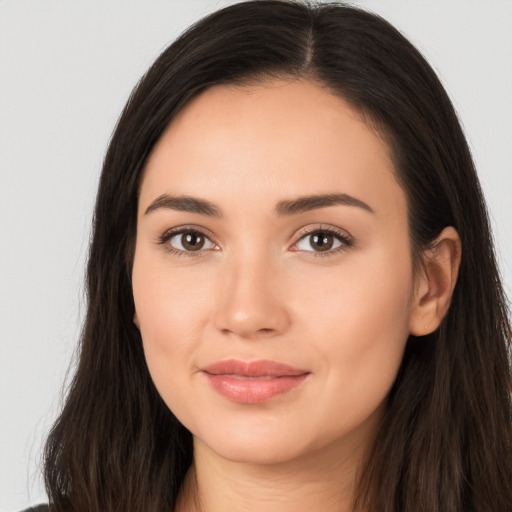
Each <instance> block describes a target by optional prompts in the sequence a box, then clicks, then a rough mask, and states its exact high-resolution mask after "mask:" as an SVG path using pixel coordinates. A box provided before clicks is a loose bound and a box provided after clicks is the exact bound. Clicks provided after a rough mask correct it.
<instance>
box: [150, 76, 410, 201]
mask: <svg viewBox="0 0 512 512" xmlns="http://www.w3.org/2000/svg"><path fill="white" fill-rule="evenodd" d="M333 191H334V192H340V193H347V194H351V195H355V196H356V197H358V196H359V197H360V196H364V197H360V198H361V199H362V200H365V201H377V203H379V202H381V201H380V200H381V199H382V198H383V197H385V198H387V199H389V201H388V203H389V204H388V206H396V205H397V202H400V201H402V202H403V200H404V198H403V193H402V190H401V188H400V187H399V185H398V183H397V182H396V180H395V175H394V169H393V164H392V160H391V156H390V152H389V148H388V146H387V144H386V143H385V142H384V140H383V139H382V138H381V137H380V136H379V134H378V133H377V132H376V131H375V130H373V129H371V128H370V127H369V126H368V125H367V124H366V123H365V122H364V120H363V119H362V117H361V116H360V114H359V113H358V112H357V111H355V110H354V109H353V108H351V107H350V106H349V105H348V103H347V102H346V101H344V100H343V99H342V98H340V97H338V96H335V95H334V94H332V93H331V92H330V91H329V90H328V89H326V88H324V87H322V86H320V85H319V84H317V83H315V82H311V81H306V80H301V81H292V82H290V81H277V82H270V83H264V84H259V85H255V86H250V87H247V86H244V87H238V86H228V85H221V86H214V87H211V88H209V89H207V90H206V91H204V92H203V93H201V94H200V95H199V96H197V97H196V98H194V99H193V100H192V101H191V102H189V103H188V104H187V105H186V106H185V107H184V108H183V110H182V111H181V112H180V113H179V114H178V115H177V116H176V117H175V119H174V120H173V121H172V122H171V123H170V125H169V126H168V127H167V129H166V130H165V132H164V133H163V135H162V137H161V138H160V140H159V141H158V143H157V145H156V146H155V148H154V150H153V152H152V154H151V156H150V158H149V160H148V163H147V165H146V169H145V172H144V177H143V181H142V187H141V203H143V202H148V201H151V200H153V199H154V198H155V197H157V196H158V195H160V194H162V193H172V194H188V195H190V194H193V195H197V196H201V197H207V198H210V199H213V200H217V201H220V202H222V201H226V202H228V203H229V204H231V205H234V204H235V203H237V202H238V203H239V206H240V207H243V206H244V204H245V205H246V206H247V204H248V202H249V201H250V200H251V199H254V200H255V201H257V202H258V204H259V205H260V206H262V207H263V205H265V204H267V203H268V206H269V207H270V206H271V205H274V204H275V202H276V201H278V200H282V199H286V198H287V197H293V196H299V195H304V194H305V193H307V194H315V193H318V194H322V193H323V194H325V193H330V192H333ZM141 206H142V204H141ZM385 206H386V205H381V206H380V207H382V208H384V207H385Z"/></svg>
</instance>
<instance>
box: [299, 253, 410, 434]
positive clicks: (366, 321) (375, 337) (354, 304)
mask: <svg viewBox="0 0 512 512" xmlns="http://www.w3.org/2000/svg"><path fill="white" fill-rule="evenodd" d="M347 261H348V259H347ZM354 262H355V263H354V264H352V263H350V264H349V263H347V265H346V266H345V267H344V268H342V267H341V266H340V267H339V268H338V269H336V271H333V272H332V274H331V276H330V279H329V280H327V281H325V286H324V287H323V293H321V294H320V293H318V292H312V291H311V290H310V291H309V292H308V291H307V289H303V290H302V291H300V292H299V293H300V294H301V295H302V300H301V301H300V307H301V313H300V314H299V315H297V316H298V317H301V318H302V319H303V321H302V324H301V328H302V331H303V332H304V333H305V338H306V339H309V340H314V344H315V349H316V357H317V360H318V363H317V364H318V368H319V370H318V371H319V372H321V373H323V374H325V375H326V376H327V377H326V378H327V381H328V383H329V384H328V385H326V386H325V391H324V392H323V393H322V394H321V395H320V402H321V404H319V410H320V411H328V415H327V416H325V415H321V416H319V421H320V422H323V423H324V424H325V425H339V424H340V423H343V424H345V422H349V423H350V425H356V424H358V423H361V422H363V421H364V420H365V418H367V417H369V415H371V414H372V412H373V411H375V410H376V409H377V408H378V407H379V405H380V404H382V402H383V401H384V400H385V398H386V396H387V394H388V393H389V390H390V389H391V386H392V385H393V382H394V380H395V378H396V374H397V372H398V369H399V367H400V364H401V361H402V357H403V351H404V348H405V343H406V341H407V338H408V327H409V315H410V299H411V294H412V290H413V281H412V270H411V266H410V262H409V260H408V259H407V258H404V259H403V260H402V261H399V260H397V258H396V257H393V256H392V255H390V257H389V258H387V257H386V258H384V257H378V258H377V257H375V258H368V259H366V258H364V259H359V260H357V262H356V260H355V259H354ZM311 278H312V279H313V281H314V278H315V276H314V275H311ZM297 304H299V302H297ZM333 404H335V407H333ZM333 417H336V418H337V421H334V422H333V421H332V419H333ZM350 425H349V424H347V428H348V427H350Z"/></svg>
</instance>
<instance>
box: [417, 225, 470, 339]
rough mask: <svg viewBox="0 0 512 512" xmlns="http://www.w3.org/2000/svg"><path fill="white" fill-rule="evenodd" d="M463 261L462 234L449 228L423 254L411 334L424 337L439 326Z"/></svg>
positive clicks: (446, 310) (449, 301) (448, 305)
mask: <svg viewBox="0 0 512 512" xmlns="http://www.w3.org/2000/svg"><path fill="white" fill-rule="evenodd" d="M460 260H461V242H460V237H459V234H458V233H457V231H456V230H455V229H454V228H453V227H451V226H449V227H446V228H445V229H443V231H442V232H441V234H440V235H439V236H438V237H437V239H436V241H435V242H434V244H433V246H432V248H430V249H428V250H426V251H425V253H424V255H423V270H422V272H421V274H420V275H418V277H417V282H416V294H415V297H414V303H413V306H412V310H411V316H410V325H409V333H410V334H413V335H414V336H424V335H426V334H430V333H431V332H433V331H435V330H436V329H437V328H438V327H439V325H440V323H441V321H442V320H443V318H444V316H445V315H446V313H447V312H448V309H449V307H450V303H451V299H452V295H453V290H454V289H455V284H456V283H457V276H458V272H459V265H460Z"/></svg>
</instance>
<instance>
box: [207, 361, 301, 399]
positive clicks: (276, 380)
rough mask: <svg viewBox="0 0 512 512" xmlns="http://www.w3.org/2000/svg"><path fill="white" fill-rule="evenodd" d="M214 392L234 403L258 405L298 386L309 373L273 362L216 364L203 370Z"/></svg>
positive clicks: (220, 362)
mask: <svg viewBox="0 0 512 512" xmlns="http://www.w3.org/2000/svg"><path fill="white" fill-rule="evenodd" d="M202 371H203V373H204V375H205V376H206V377H207V379H208V382H209V383H210V385H211V386H212V387H213V389H214V390H215V391H217V392H218V393H220V394H221V395H223V396H224V397H226V398H228V399H229V400H231V401H233V402H238V403H242V404H258V403H261V402H265V401H266V400H270V399H271V398H273V397H275V396H278V395H281V394H283V393H287V392H288V391H291V390H292V389H294V388H296V387H298V386H299V385H300V384H302V382H303V381H304V380H305V379H306V378H307V376H308V375H309V373H310V372H308V371H306V370H301V369H299V368H293V367H291V366H288V365H286V364H282V363H276V362H274V361H252V362H244V361H237V360H235V359H229V360H226V361H219V362H218V363H214V364H211V365H209V366H206V367H205V368H202Z"/></svg>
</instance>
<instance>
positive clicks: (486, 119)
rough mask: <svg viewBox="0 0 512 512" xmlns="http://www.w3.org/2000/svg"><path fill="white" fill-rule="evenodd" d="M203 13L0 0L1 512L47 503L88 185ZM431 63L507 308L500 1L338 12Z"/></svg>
mask: <svg viewBox="0 0 512 512" xmlns="http://www.w3.org/2000/svg"><path fill="white" fill-rule="evenodd" d="M227 3H230V2H228V1H213V0H187V1H184V0H176V1H172V0H167V1H159V0H149V1H148V0H145V1H143V0H138V1H133V0H131V1H130V0H123V1H121V0H108V1H104V0H103V1H101V0H74V1H69V0H60V1H57V0H53V1H51V0H33V1H28V0H10V1H9V0H3V1H2V0H0V244H1V245H0V326H1V330H0V332H1V334H0V336H1V339H0V512H7V511H15V510H20V509H22V508H24V507H25V506H28V505H29V504H35V503H38V502H41V501H44V500H45V499H46V497H45V494H44V492H43V490H42V484H41V479H40V477H39V473H38V464H39V461H40V456H41V446H42V439H43V438H44V435H45V433H46V432H47V430H48V428H49V426H50V425H51V423H52V422H53V420H54V419H55V417H56V414H57V412H58V410H59V407H60V403H61V397H62V390H63V389H64V388H63V382H65V380H66V378H67V376H68V375H69V373H70V372H72V363H71V360H72V356H73V350H74V346H75V342H76V339H77V336H78V333H79V326H80V323H81V320H82V319H83V315H84V312H85V304H84V300H83V287H82V276H83V267H84V261H85V255H86V252H87V245H88V239H89V225H90V219H91V212H92V206H93V201H94V195H95V189H96V182H97V179H98V175H99V170H100V167H101V162H102V158H103V155H104V151H105V148H106V145H107V142H108V140H109V136H110V133H111V131H112V129H113V127H114V124H115V121H116V119H117V116H118V114H119V113H120V111H121V108H122V107H123V105H124V103H125V101H126V99H127V97H128V94H129V92H130V90H131V89H132V87H133V86H134V84H135V83H136V81H137V80H138V78H139V77H140V75H141V74H142V73H143V72H144V71H145V69H146V68H147V67H148V66H149V65H150V64H151V62H152V61H153V59H154V58H155V57H156V56H157V55H158V54H159V53H160V51H161V50H163V49H164V48H165V47H166V46H167V44H168V43H169V42H171V41H172V40H173V39H174V38H175V37H176V36H177V35H178V34H179V33H180V32H181V31H182V30H183V29H185V28H186V27H187V26H188V25H189V24H190V23H192V22H193V21H195V20H196V19H197V18H198V17H200V16H202V15H204V14H206V13H208V12H210V11H211V10H214V9H215V8H217V7H220V6H222V5H225V4H227ZM353 3H354V4H356V5H363V6H366V7H367V8H369V9H371V10H374V11H376V12H379V13H381V14H382V15H383V16H384V17H385V18H387V19H388V20H389V21H391V22H392V23H394V24H395V25H396V26H397V27H398V28H400V29H401V30H402V31H403V32H404V33H405V34H406V35H408V36H409V37H410V38H411V40H412V41H413V42H414V43H415V44H416V45H417V46H418V47H419V49H420V50H421V51H422V52H423V53H424V54H425V56H426V57H427V58H428V60H429V61H430V62H431V64H433V66H434V68H435V69H436V70H437V71H438V73H439V75H440V76H441V79H442V80H443V82H444V84H445V86H446V88H447V90H448V92H449V94H450V95H451V97H452V99H453V101H454V103H455V105H456V108H457V110H458V112H459V115H460V118H461V120H462V123H463V125H464V127H465V130H466V133H467V136H468V139H469V142H470V145H471V148H472V150H473V153H474V157H475V160H476V163H477V167H478V169H479V174H480V178H481V181H482V185H483V188H484V191H485V193H486V196H487V199H488V202H489V205H490V209H491V211H492V220H493V225H494V229H495V235H496V242H497V246H498V251H499V257H500V264H501V268H502V272H503V275H504V280H505V285H506V288H507V293H508V294H509V297H512V265H511V262H512V258H511V257H512V222H511V220H512V206H511V201H510V195H511V192H512V172H511V166H512V149H511V148H512V100H511V98H510V95H511V91H512V1H511V0H480V1H471V0H444V1H442V0H438V1H435V0H428V1H419V0H414V1H412V0H409V1H405V0H401V1H391V0H380V1H359V2H357V1H356V2H353Z"/></svg>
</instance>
